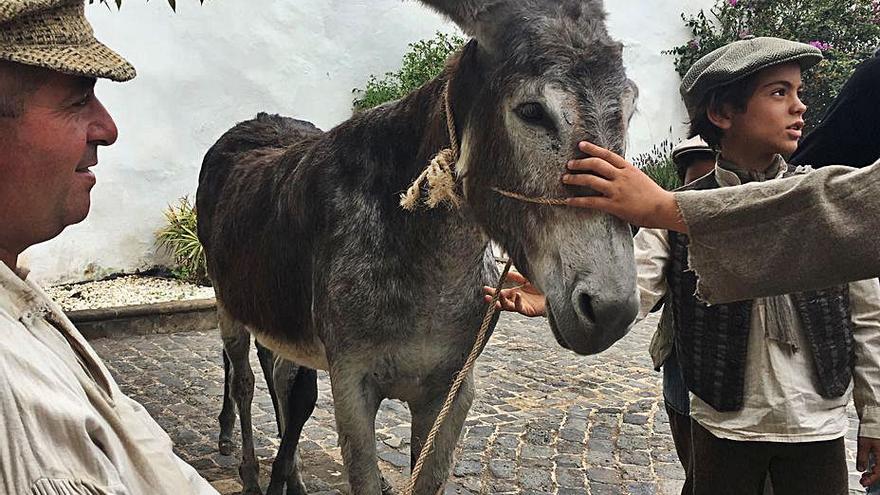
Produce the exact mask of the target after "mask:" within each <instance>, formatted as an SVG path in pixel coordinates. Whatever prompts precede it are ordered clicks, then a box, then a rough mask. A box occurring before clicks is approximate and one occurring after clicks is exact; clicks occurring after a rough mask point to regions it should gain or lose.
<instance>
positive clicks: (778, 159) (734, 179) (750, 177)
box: [715, 154, 788, 187]
mask: <svg viewBox="0 0 880 495" xmlns="http://www.w3.org/2000/svg"><path fill="white" fill-rule="evenodd" d="M786 170H788V164H786V163H785V160H784V159H783V158H782V155H778V154H777V155H776V156H775V157H773V163H771V164H770V166H769V167H767V169H766V170H764V171H763V172H756V171H753V170H743V169H741V168H739V167H738V166H737V165H736V164H735V163H733V162H731V161H729V160H725V159H724V158H721V154H718V158H716V160H715V180H716V181H718V185H720V186H722V187H727V186H739V185H741V184H746V183H748V182H763V181H765V180H770V179H778V178H779V177H782V174H784V173H785V172H786Z"/></svg>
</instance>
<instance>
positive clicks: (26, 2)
mask: <svg viewBox="0 0 880 495" xmlns="http://www.w3.org/2000/svg"><path fill="white" fill-rule="evenodd" d="M0 59H3V60H10V61H13V62H18V63H22V64H26V65H35V66H38V67H45V68H48V69H52V70H56V71H58V72H63V73H65V74H71V75H76V76H86V77H96V78H98V77H100V78H106V79H112V80H114V81H128V80H129V79H132V78H133V77H134V76H135V74H136V72H135V70H134V67H132V65H131V64H130V63H128V61H127V60H125V59H124V58H122V57H121V56H119V54H117V53H116V52H114V51H113V50H111V49H110V48H108V47H107V46H105V45H104V44H102V43H101V42H99V41H98V40H97V39H95V34H94V31H92V26H91V25H90V24H89V22H88V21H87V20H86V17H85V4H84V2H83V0H0Z"/></svg>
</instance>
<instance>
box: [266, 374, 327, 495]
mask: <svg viewBox="0 0 880 495" xmlns="http://www.w3.org/2000/svg"><path fill="white" fill-rule="evenodd" d="M274 373H275V384H276V385H275V386H276V389H277V393H278V405H279V410H278V411H277V413H278V418H279V420H280V421H281V424H282V430H281V432H282V433H281V447H280V448H279V449H278V455H276V456H275V462H274V463H273V464H272V477H271V481H270V482H269V489H268V490H267V491H266V495H281V493H282V488H283V487H284V483H285V482H287V495H305V494H306V493H307V492H306V486H305V484H304V483H303V481H302V476H301V475H300V472H299V453H298V451H297V446H298V445H299V439H300V435H301V434H302V429H303V425H304V424H305V422H306V421H307V420H308V419H309V417H310V416H311V415H312V411H314V410H315V403H316V402H317V401H318V373H317V372H316V371H315V370H313V369H310V368H306V367H303V366H297V365H296V364H294V363H293V362H291V361H287V360H285V359H282V358H279V357H276V358H275V369H274Z"/></svg>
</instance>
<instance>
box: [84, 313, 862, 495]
mask: <svg viewBox="0 0 880 495" xmlns="http://www.w3.org/2000/svg"><path fill="white" fill-rule="evenodd" d="M655 326H656V318H655V317H652V318H649V319H647V320H646V321H644V322H642V323H641V324H639V325H638V326H636V328H635V329H633V331H632V332H630V334H629V335H627V336H626V337H625V338H624V339H623V340H621V341H620V342H618V343H617V344H615V345H614V346H613V347H612V348H611V349H609V350H608V351H606V352H604V353H602V354H600V355H598V356H591V357H581V356H577V355H575V354H573V353H571V352H569V351H566V350H564V349H562V348H561V347H559V345H558V344H557V343H556V342H555V340H554V338H553V336H552V335H551V333H550V329H549V327H547V324H546V322H545V320H543V319H540V318H535V319H526V318H521V317H518V316H516V315H510V314H505V315H504V316H503V317H502V320H501V322H500V324H499V325H498V328H497V329H496V331H495V335H494V336H493V338H492V340H491V341H490V343H489V345H488V347H487V348H486V350H485V352H484V353H483V355H482V356H481V358H480V360H479V361H478V363H477V368H476V381H477V396H476V400H475V402H474V405H473V407H472V408H471V412H470V415H469V420H468V422H467V424H466V428H465V431H464V434H463V436H462V439H461V443H460V447H459V454H458V456H457V459H458V463H457V464H456V466H455V469H454V472H453V473H452V475H451V478H450V481H449V484H448V486H447V490H446V493H447V494H471V493H510V494H514V493H516V494H544V493H551V494H559V495H565V494H584V493H587V494H591V495H610V494H633V495H649V494H657V495H660V494H676V493H679V491H680V487H681V480H682V478H683V472H682V469H681V467H680V466H679V464H678V460H677V457H676V455H675V451H674V448H673V444H672V437H671V436H670V430H669V422H668V419H667V416H666V413H665V411H664V409H663V405H662V401H661V400H660V374H659V373H656V372H654V371H653V369H652V368H651V364H650V358H649V357H648V354H647V350H646V349H647V347H648V342H649V340H650V337H651V333H652V331H653V328H654V327H655ZM93 345H94V346H95V348H96V349H97V351H98V352H99V353H100V354H101V355H102V356H103V357H104V358H105V359H106V360H107V363H108V365H109V367H110V370H111V371H112V372H113V374H114V376H115V377H116V378H117V380H118V381H119V383H120V385H121V386H122V389H123V390H124V391H126V392H127V393H128V394H129V395H131V396H133V397H134V398H135V399H137V400H139V401H141V402H142V403H143V404H144V405H145V406H146V408H147V409H148V410H149V411H150V413H151V414H152V415H153V416H154V417H155V418H156V420H157V421H158V422H159V423H160V424H161V425H162V426H163V427H164V428H165V429H166V431H168V433H169V434H170V435H171V438H172V439H173V440H174V442H175V445H176V446H177V451H178V453H179V454H180V456H181V457H182V458H183V459H184V460H186V461H187V462H190V463H191V464H192V465H193V466H194V467H195V468H196V469H198V470H199V472H200V473H201V474H202V475H203V476H205V477H206V478H207V479H208V480H210V481H211V482H212V483H213V484H214V486H215V487H217V488H218V490H220V492H221V493H223V494H224V495H225V494H233V493H238V491H239V490H240V485H239V484H238V472H237V465H238V452H236V453H234V454H233V455H232V456H221V455H220V454H219V453H218V452H217V445H216V442H217V433H218V426H217V421H216V416H217V414H218V413H219V411H220V404H221V394H222V391H223V381H222V378H223V377H222V362H221V357H220V337H219V334H217V333H212V332H208V333H203V332H191V333H176V334H167V335H151V336H146V337H129V338H120V339H98V340H95V341H93ZM252 361H253V367H254V370H255V372H256V370H259V366H258V365H257V362H256V358H255V357H254V358H253V360H252ZM257 375H259V373H257ZM257 387H258V389H257V392H256V394H255V399H254V407H253V412H254V425H255V430H256V431H255V437H256V445H257V447H258V450H257V454H258V456H259V457H260V459H261V462H262V464H263V469H262V472H261V474H262V475H263V476H262V477H263V478H264V479H267V476H268V471H269V462H270V461H271V459H272V458H273V456H274V454H275V451H276V448H277V446H278V439H277V438H276V436H277V433H276V426H275V420H274V415H273V412H272V403H271V400H270V399H269V394H268V393H267V391H266V386H265V382H263V380H262V377H259V376H258V382H257ZM318 387H319V399H318V405H317V408H316V409H315V413H314V415H313V416H312V418H311V419H310V420H309V422H308V423H306V427H305V431H304V434H303V440H302V442H301V444H300V446H301V453H302V456H303V470H302V472H303V476H304V478H305V481H306V486H307V487H308V488H309V490H310V492H312V493H322V494H330V493H347V488H346V485H345V479H344V475H343V474H342V464H341V456H340V452H339V449H338V447H337V445H336V433H335V429H334V421H333V407H332V398H331V396H330V383H329V379H328V378H327V375H326V373H323V372H322V373H319V385H318ZM852 416H853V414H851V417H852ZM850 423H851V425H852V428H851V431H850V433H849V435H848V440H847V450H848V455H849V457H850V459H852V458H853V457H854V449H855V443H854V441H853V440H852V438H853V437H854V434H855V430H854V428H855V425H856V424H857V423H856V421H855V419H851V421H850ZM377 433H378V435H377V436H378V438H377V445H378V452H379V458H380V461H379V464H380V468H381V469H382V471H383V473H384V475H385V477H386V478H388V479H389V481H390V482H391V483H392V484H393V485H394V486H395V487H397V488H398V489H399V491H402V487H403V486H404V483H405V480H406V476H407V475H408V474H409V466H408V464H409V411H408V409H407V407H406V406H405V405H404V404H403V403H400V402H397V401H391V400H388V401H385V402H383V404H382V409H381V410H380V412H379V416H378V419H377ZM236 441H238V437H237V436H236ZM850 470H851V472H852V471H854V466H852V461H851V460H850ZM850 478H851V486H852V487H853V489H852V490H851V493H864V491H863V490H862V491H859V490H857V489H856V487H858V483H857V479H858V478H857V476H856V475H855V474H851V476H850Z"/></svg>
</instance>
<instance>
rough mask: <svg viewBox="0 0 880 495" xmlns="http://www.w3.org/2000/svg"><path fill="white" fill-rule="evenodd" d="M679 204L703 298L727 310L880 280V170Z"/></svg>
mask: <svg viewBox="0 0 880 495" xmlns="http://www.w3.org/2000/svg"><path fill="white" fill-rule="evenodd" d="M675 199H676V202H677V203H678V206H679V209H680V211H681V215H682V218H683V219H684V221H685V223H686V224H687V225H688V229H689V236H690V241H691V243H690V247H689V251H690V260H689V264H690V267H691V268H692V269H693V270H694V271H695V272H696V274H697V277H698V283H697V295H698V296H699V297H700V298H701V299H703V300H705V301H707V302H709V303H715V304H717V303H726V302H732V301H738V300H743V299H753V298H757V297H764V296H770V295H777V294H786V293H790V292H797V291H803V290H809V289H820V288H823V287H829V286H832V285H839V284H842V283H846V282H850V281H853V280H862V279H866V278H870V277H876V276H878V275H880V256H878V253H880V239H878V237H877V232H880V214H878V213H880V162H877V163H875V164H874V165H871V166H870V167H866V168H863V169H853V168H849V167H842V166H830V167H825V168H822V169H819V170H816V171H814V172H811V173H809V174H804V175H798V176H795V177H789V178H785V179H779V180H773V181H768V182H762V183H752V184H746V185H743V186H737V187H725V188H722V189H716V190H711V191H681V192H677V193H675Z"/></svg>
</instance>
